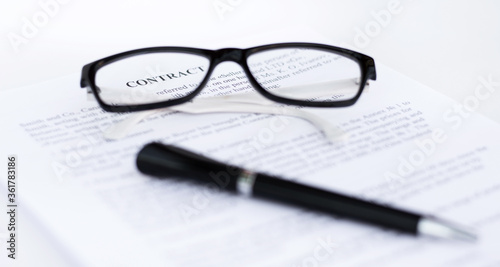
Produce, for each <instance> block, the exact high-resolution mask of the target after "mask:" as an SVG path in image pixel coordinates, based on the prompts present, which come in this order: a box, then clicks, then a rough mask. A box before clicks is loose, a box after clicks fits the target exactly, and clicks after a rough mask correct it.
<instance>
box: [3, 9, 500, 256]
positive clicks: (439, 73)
mask: <svg viewBox="0 0 500 267" xmlns="http://www.w3.org/2000/svg"><path fill="white" fill-rule="evenodd" d="M43 3H48V4H43ZM216 6H217V7H218V8H216ZM390 7H392V8H390ZM499 11H500V2H498V1H494V0H490V1H465V0H459V1H457V0H446V1H435V0H434V1H409V0H399V1H398V0H377V1H374V0H366V1H362V0H357V1H326V0H308V1H305V0H287V1H264V0H251V1H250V0H192V1H154V0H140V1H139V0H122V1H95V0H86V1H79V0H64V1H63V0H60V1H57V0H40V1H28V0H26V1H7V0H2V2H1V3H0V89H1V90H5V89H9V88H16V87H22V86H26V85H31V84H35V83H38V82H42V81H46V80H49V79H54V78H57V77H60V76H64V75H68V74H73V73H77V72H79V71H80V70H81V67H82V66H83V65H84V64H86V63H89V62H91V61H94V60H97V59H100V58H102V57H105V56H108V55H110V54H114V53H118V52H122V51H125V50H130V49H135V48H142V47H149V46H168V45H185V46H194V47H209V48H217V47H214V46H215V45H214V44H218V47H220V48H222V47H230V46H240V45H239V42H237V41H235V40H240V39H242V38H244V39H245V38H246V39H251V38H252V36H256V35H258V34H262V33H270V32H276V31H281V32H287V33H290V34H288V36H287V38H285V39H286V40H285V39H283V40H279V39H275V38H272V37H270V38H269V40H270V41H273V42H276V41H293V40H295V41H308V40H307V39H304V38H303V37H302V36H303V35H305V32H306V31H312V32H317V33H319V34H320V35H321V36H323V37H324V38H326V39H327V40H329V43H330V44H335V45H339V46H345V47H349V48H351V49H354V50H357V51H359V52H362V53H365V54H368V55H370V56H372V57H374V58H375V61H376V62H383V63H384V64H386V65H388V66H390V67H392V68H393V69H395V70H397V71H400V72H401V73H403V74H405V75H407V76H409V77H411V78H413V79H415V80H417V81H419V82H421V83H423V84H425V85H428V86H430V87H431V88H433V89H435V90H437V91H440V92H443V93H444V94H447V95H449V96H451V97H452V98H454V99H456V100H457V101H459V102H460V103H464V101H465V100H466V99H467V97H469V96H474V94H475V89H476V88H477V87H478V86H480V85H481V83H480V82H479V80H480V79H481V78H484V79H486V80H487V79H488V77H490V79H492V80H493V81H495V82H500V27H499V26H500V16H499V15H498V13H499ZM77 86H78V85H75V87H77ZM495 88H496V89H497V91H495V92H494V93H493V94H491V95H490V96H489V97H488V98H487V99H484V100H481V101H480V102H479V107H478V111H479V112H481V113H483V114H485V115H487V116H488V117H490V118H492V119H494V120H496V121H497V122H500V112H498V106H499V104H500V92H499V91H500V85H499V86H496V87H495ZM17 104H22V103H12V105H17ZM4 108H7V109H4V110H8V107H4ZM3 115H4V114H1V115H0V116H3ZM21 216H24V217H21V222H22V223H23V228H22V232H21V233H20V234H21V236H22V237H21V239H20V241H19V242H29V244H30V245H29V246H26V249H28V250H29V251H23V252H20V255H21V257H26V258H29V261H30V262H31V263H33V264H35V265H38V266H41V265H44V266H49V265H51V266H60V265H66V264H68V263H67V262H66V260H65V255H61V253H59V252H58V249H57V246H55V245H54V244H53V243H52V242H51V239H50V237H49V236H48V235H47V234H46V233H44V232H43V229H40V228H38V226H37V224H36V222H35V221H33V220H34V218H30V217H28V216H29V214H23V211H21ZM25 245H26V244H25ZM36 263H38V264H36ZM40 263H44V264H40ZM49 263H50V264H49ZM33 266H34V265H33Z"/></svg>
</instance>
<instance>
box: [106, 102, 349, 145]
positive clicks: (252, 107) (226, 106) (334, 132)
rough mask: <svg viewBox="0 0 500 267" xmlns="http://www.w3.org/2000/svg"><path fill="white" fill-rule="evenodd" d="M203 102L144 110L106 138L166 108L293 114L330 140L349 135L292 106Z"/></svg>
mask: <svg viewBox="0 0 500 267" xmlns="http://www.w3.org/2000/svg"><path fill="white" fill-rule="evenodd" d="M201 102H202V103H196V102H193V103H187V104H183V105H179V106H173V107H169V108H164V109H157V110H148V111H142V112H138V113H135V114H132V115H131V116H129V117H127V118H125V119H124V120H123V121H121V122H118V123H116V124H114V125H112V126H110V127H109V128H108V129H107V130H105V131H104V137H105V138H106V139H111V140H116V139H120V138H123V137H125V136H126V135H127V134H128V132H129V131H130V130H131V129H132V128H133V127H134V126H135V125H136V124H137V123H139V122H140V121H141V120H143V119H145V118H147V117H148V116H151V115H153V114H155V113H157V112H162V111H165V110H175V111H181V112H186V113H193V114H199V113H218V112H245V113H266V114H275V115H286V116H293V117H297V118H301V119H305V120H307V121H309V122H311V123H312V124H313V125H314V126H316V127H318V128H319V129H320V130H321V131H322V132H323V133H324V134H325V136H326V137H327V138H328V140H330V141H339V140H342V139H343V138H346V137H347V135H346V133H345V132H344V131H342V130H341V129H340V128H338V127H336V126H333V125H332V124H330V123H329V122H328V121H326V120H324V119H322V118H321V117H318V116H316V115H314V114H312V113H309V112H306V111H303V110H298V109H295V108H290V107H276V106H266V105H256V104H251V103H234V102H226V103H221V102H219V101H218V100H217V101H216V100H215V99H204V100H203V101H201Z"/></svg>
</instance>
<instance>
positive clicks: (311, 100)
mask: <svg viewBox="0 0 500 267" xmlns="http://www.w3.org/2000/svg"><path fill="white" fill-rule="evenodd" d="M225 61H233V62H236V63H237V64H239V65H240V66H241V67H242V69H243V72H241V71H239V72H230V73H227V74H225V76H224V77H218V78H221V79H218V80H217V79H214V78H215V77H214V78H212V77H211V75H212V73H213V71H214V69H215V67H216V66H217V65H218V64H219V63H221V62H225ZM245 76H246V77H245ZM369 79H370V80H375V79H376V72H375V62H374V60H373V58H371V57H369V56H366V55H364V54H361V53H357V52H354V51H351V50H348V49H344V48H339V47H334V46H329V45H323V44H314V43H281V44H271V45H263V46H258V47H252V48H248V49H237V48H226V49H219V50H206V49H197V48H188V47H153V48H144V49H138V50H132V51H128V52H123V53H120V54H116V55H113V56H109V57H106V58H103V59H100V60H98V61H95V62H92V63H90V64H87V65H85V66H84V67H83V70H82V77H81V87H82V88H87V92H88V93H89V94H93V95H94V96H95V98H96V99H97V101H98V103H99V105H100V106H101V107H102V108H103V109H104V110H106V111H111V112H131V111H141V110H151V109H158V108H165V107H171V106H175V105H179V104H183V103H186V102H189V101H191V100H192V99H193V98H194V97H195V96H197V95H201V96H223V95H229V94H236V93H244V92H248V91H250V90H251V88H252V87H253V88H254V89H255V90H256V91H257V92H259V93H260V94H261V95H262V96H264V97H265V98H267V99H269V100H271V101H274V102H277V103H281V104H288V105H297V106H306V107H345V106H350V105H353V104H354V103H355V102H356V101H357V100H358V99H359V97H360V95H361V93H362V92H363V89H364V88H365V84H366V83H367V82H368V80H369ZM204 88H205V89H206V90H205V91H202V90H203V89H204Z"/></svg>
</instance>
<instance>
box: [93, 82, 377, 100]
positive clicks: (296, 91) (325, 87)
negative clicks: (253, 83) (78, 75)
mask: <svg viewBox="0 0 500 267" xmlns="http://www.w3.org/2000/svg"><path fill="white" fill-rule="evenodd" d="M352 84H359V81H358V78H347V79H342V80H335V81H327V82H320V83H314V84H307V85H299V86H287V87H282V88H279V91H280V94H281V95H286V94H290V95H293V96H295V97H296V98H307V97H320V96H324V95H331V94H332V93H333V91H332V90H336V92H335V93H337V94H339V93H342V89H343V88H346V87H349V86H350V85H352ZM369 85H370V84H369V83H368V82H367V83H366V86H365V90H363V93H366V92H368V90H367V89H368V88H369ZM332 86H335V87H333V88H332ZM311 87H315V88H318V89H317V90H314V91H312V92H311V90H308V89H310V88H311ZM346 91H351V89H346ZM117 92H119V91H112V90H111V89H107V90H105V91H104V92H102V93H101V95H103V94H104V95H105V96H104V97H107V98H115V97H118V96H119V95H118V94H119V93H118V94H117ZM89 94H93V92H92V90H90V88H87V99H88V100H95V99H94V98H93V97H91V96H90V95H89ZM210 98H211V99H222V100H232V101H238V102H239V101H241V102H244V103H255V104H262V102H264V101H265V102H268V103H274V101H271V100H268V99H264V98H263V97H261V96H260V95H258V94H253V93H239V94H230V95H225V96H214V97H210ZM143 100H144V99H143ZM151 100H156V98H154V97H152V98H151Z"/></svg>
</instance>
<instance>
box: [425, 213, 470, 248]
mask: <svg viewBox="0 0 500 267" xmlns="http://www.w3.org/2000/svg"><path fill="white" fill-rule="evenodd" d="M418 233H419V234H422V235H427V236H434V237H440V238H447V239H453V240H461V241H466V242H475V241H476V240H477V238H478V237H477V235H476V234H475V233H474V232H473V231H472V230H471V229H467V228H466V227H463V226H458V225H456V224H453V223H450V222H447V221H444V220H440V219H437V218H433V217H424V218H421V219H420V221H419V223H418Z"/></svg>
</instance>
